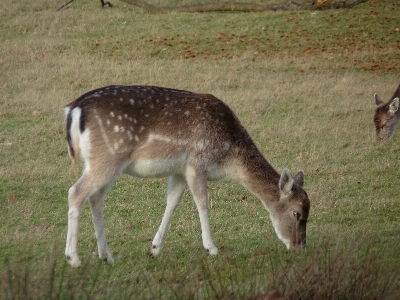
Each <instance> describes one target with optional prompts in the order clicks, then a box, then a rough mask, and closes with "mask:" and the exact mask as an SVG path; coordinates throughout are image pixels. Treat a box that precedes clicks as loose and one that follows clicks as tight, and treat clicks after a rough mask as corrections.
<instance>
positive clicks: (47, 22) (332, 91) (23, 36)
mask: <svg viewBox="0 0 400 300" xmlns="http://www.w3.org/2000/svg"><path fill="white" fill-rule="evenodd" d="M63 2H64V1H50V0H38V1H27V0H21V1H11V0H5V1H2V5H1V7H0V287H1V291H0V298H8V299H17V298H20V299H26V298H32V299H37V298H42V299H44V298H65V299H69V298H79V299H81V298H83V299H86V298H87V299H89V298H98V299H100V298H118V299H123V298H135V299H141V298H143V299H158V298H163V299H182V298H186V299H395V298H396V296H398V294H399V293H400V278H399V271H398V270H399V269H400V227H399V223H400V217H399V216H400V201H399V197H398V194H399V179H400V173H399V170H400V159H399V157H400V132H396V133H395V134H394V137H393V139H392V140H390V141H388V142H383V143H382V142H377V141H376V140H375V136H374V135H375V132H374V127H373V122H372V116H373V110H374V102H373V94H374V93H375V92H378V93H379V94H380V95H381V96H382V98H383V99H385V100H387V99H388V98H389V97H390V96H391V95H392V94H393V92H394V91H395V89H396V87H397V85H398V84H399V79H400V78H399V73H400V24H399V23H398V20H397V16H398V15H400V10H399V5H398V3H396V1H389V0H383V1H378V0H370V1H368V2H367V3H364V4H361V5H358V6H357V7H355V8H354V9H351V10H329V11H320V12H311V11H296V12H265V13H229V12H225V13H206V14H199V13H195V14H176V13H171V14H166V15H149V14H146V13H145V12H143V11H142V10H140V9H139V8H135V7H132V6H129V5H126V4H125V3H123V2H120V1H117V0H113V1H112V3H113V4H114V7H113V8H111V9H108V8H106V9H101V7H100V1H94V0H91V1H89V0H80V1H75V2H74V3H73V4H72V5H71V6H70V7H69V8H67V9H63V10H61V11H59V12H56V8H57V7H58V6H60V5H61V4H63ZM149 2H151V3H155V4H157V3H165V2H164V1H158V2H157V1H149ZM259 2H261V1H259ZM265 2H272V1H265ZM275 2H279V1H275ZM169 3H170V4H171V5H175V4H179V3H190V1H183V0H182V1H179V0H175V1H170V2H169ZM111 84H126V85H137V84H148V85H160V86H167V87H173V88H179V89H188V90H191V91H195V92H201V93H212V94H214V95H215V96H217V97H218V98H220V99H222V100H223V101H225V102H226V103H227V104H229V105H230V107H231V108H232V109H233V110H234V112H235V113H236V114H237V115H238V117H239V118H240V119H241V121H242V123H243V124H244V125H245V127H246V128H247V129H248V131H249V132H250V134H251V135H252V137H253V138H254V140H255V141H256V143H257V145H258V146H259V148H260V150H261V151H262V152H263V153H264V154H265V156H266V158H267V159H268V161H269V162H270V163H271V164H272V165H273V166H274V167H275V168H276V170H278V171H279V172H280V171H281V170H282V169H283V168H284V167H288V168H290V169H291V170H292V172H293V173H295V172H297V170H299V169H303V170H304V171H305V180H306V181H305V189H306V191H307V192H308V194H309V197H310V200H311V212H310V218H309V225H308V239H307V250H306V251H302V252H301V253H290V252H287V251H286V249H285V247H284V245H283V243H281V242H280V241H279V240H278V238H277V237H276V235H275V233H274V231H273V228H272V225H271V223H270V220H269V217H268V215H267V212H266V211H265V210H264V208H263V207H262V205H261V203H260V202H259V200H258V199H256V198H255V197H253V196H252V195H250V193H249V192H247V191H246V190H245V189H244V188H242V187H241V186H239V185H238V184H236V183H234V182H231V181H228V180H223V181H221V182H216V183H211V184H210V185H209V194H210V207H209V210H210V222H211V226H212V231H213V237H214V241H215V243H216V245H217V246H218V247H220V250H221V251H220V254H219V255H218V256H217V257H208V256H207V255H206V253H204V250H203V248H202V243H201V232H200V223H199V220H198V215H197V212H196V211H195V205H194V202H193V200H192V199H191V196H190V195H189V194H188V193H187V192H186V193H185V195H184V199H183V201H182V203H181V205H180V207H179V208H178V210H177V211H176V214H175V215H174V217H173V219H172V224H171V227H170V230H169V231H168V234H167V237H166V240H165V244H164V249H163V253H162V255H161V256H160V257H158V258H156V259H152V258H150V257H149V256H148V255H147V253H148V252H149V249H150V243H151V239H152V238H153V236H154V235H155V233H156V231H157V228H158V226H159V224H160V222H161V218H162V215H163V212H164V208H165V200H164V197H165V191H166V180H165V179H160V180H142V179H137V178H132V177H127V176H123V177H121V178H119V179H118V180H117V181H116V183H115V185H114V186H113V188H112V190H111V191H110V193H109V195H108V200H107V201H106V205H105V222H106V228H107V234H108V239H109V246H110V248H111V252H112V253H113V255H114V258H115V261H116V263H115V265H114V266H107V265H104V264H103V263H101V262H100V261H99V260H98V259H97V256H96V254H95V253H94V251H95V250H96V243H95V237H94V230H93V226H92V224H91V216H90V210H89V207H88V205H86V206H85V207H84V210H83V213H82V216H81V227H80V236H79V239H80V240H79V247H80V248H79V250H80V254H81V258H82V259H83V264H84V265H83V267H81V268H80V269H79V270H71V269H70V268H69V267H68V265H67V263H66V262H65V259H64V254H63V253H64V243H65V237H66V229H67V191H68V189H69V187H70V186H71V185H72V184H73V183H74V182H75V181H76V179H77V178H78V176H79V174H74V173H73V172H72V171H71V170H70V159H69V157H68V154H67V148H66V142H65V132H64V125H63V122H62V116H61V109H62V107H63V106H64V105H66V104H67V103H69V102H71V101H72V100H74V99H75V98H77V97H78V96H80V95H81V94H82V93H84V92H86V91H89V90H91V89H94V88H97V87H101V86H104V85H111ZM257 297H258V298H257ZM273 297H276V298H273Z"/></svg>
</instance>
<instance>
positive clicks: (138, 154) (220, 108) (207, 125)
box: [64, 86, 310, 267]
mask: <svg viewBox="0 0 400 300" xmlns="http://www.w3.org/2000/svg"><path fill="white" fill-rule="evenodd" d="M64 117H65V120H66V128H67V140H68V152H69V155H70V156H71V158H72V160H73V162H74V163H75V161H76V159H77V158H78V156H79V153H80V156H81V157H82V159H83V161H84V170H83V174H82V176H81V177H80V178H79V180H78V181H77V182H76V183H75V184H74V185H73V186H72V187H71V188H70V189H69V192H68V205H69V210H68V233H67V242H66V249H65V255H66V257H67V260H68V261H69V263H70V264H71V265H72V266H73V267H78V266H80V259H79V256H78V252H77V243H78V226H79V216H80V213H81V210H82V206H83V204H84V202H85V201H86V200H89V203H90V208H91V211H92V218H93V224H94V228H95V233H96V238H97V246H98V255H99V257H100V259H102V260H104V261H106V262H107V263H109V264H112V263H113V262H114V261H113V258H112V255H111V253H110V251H109V249H108V245H107V241H106V234H105V229H104V222H103V203H104V197H105V194H106V192H107V190H108V189H109V187H110V186H111V183H112V181H113V180H114V179H115V178H116V177H117V176H119V175H120V174H122V173H126V174H130V175H133V176H138V177H147V178H155V177H169V180H168V188H167V200H166V210H165V214H164V216H163V218H162V221H161V225H160V227H159V229H158V231H157V234H156V235H155V237H154V239H153V241H152V248H151V254H152V255H154V256H156V255H159V254H160V253H161V248H162V245H163V239H164V236H165V233H166V231H167V228H168V226H169V223H170V220H171V217H172V214H173V212H174V210H175V209H176V207H177V205H178V204H179V202H180V200H181V197H182V194H183V192H184V190H185V188H186V186H188V187H189V189H190V192H191V193H192V195H193V198H194V201H195V203H196V206H197V210H198V213H199V216H200V223H201V231H202V239H203V246H204V248H205V249H206V250H207V251H208V252H209V253H210V254H211V255H216V254H217V253H218V249H217V247H216V246H215V245H214V242H213V240H212V237H211V230H210V224H209V220H208V212H207V202H208V198H207V180H219V179H221V178H223V177H230V178H232V179H234V180H236V181H238V182H239V183H241V184H242V185H243V186H245V187H246V188H247V189H248V190H250V191H251V192H252V193H253V194H254V195H256V196H257V197H258V198H260V200H261V202H262V204H263V205H264V206H265V208H266V209H267V211H268V212H269V214H270V218H271V220H272V225H273V227H274V229H275V231H276V233H277V235H278V237H279V239H281V240H282V241H283V242H284V243H285V245H286V247H287V248H288V249H299V248H303V247H304V246H305V244H306V223H307V218H308V213H309V209H310V201H309V199H308V196H307V194H306V192H305V191H304V190H303V189H302V186H303V183H304V173H303V172H302V171H299V172H298V173H297V174H296V175H295V176H294V177H292V175H291V174H290V172H289V170H288V169H284V170H283V171H282V174H281V175H279V174H278V173H277V172H276V171H275V170H274V169H273V168H272V166H271V165H270V164H269V163H268V162H267V160H266V159H265V158H264V157H263V156H262V154H261V153H260V151H259V150H258V149H257V147H256V146H255V144H254V143H253V141H252V139H251V138H250V136H249V134H248V133H247V131H246V130H245V129H244V128H243V126H242V125H241V123H240V122H239V120H238V119H237V118H236V116H235V115H234V114H233V112H232V111H231V110H230V109H229V107H228V106H227V105H226V104H224V103H223V102H222V101H220V100H219V99H217V98H215V97H214V96H212V95H208V94H195V93H192V92H188V91H181V90H174V89H168V88H161V87H154V86H109V87H103V88H100V89H97V90H93V91H90V92H88V93H86V94H84V95H82V96H81V97H79V98H78V99H76V100H75V101H73V102H72V103H70V104H69V105H67V106H66V107H65V108H64ZM138 201H142V200H140V199H138ZM249 222H251V220H249Z"/></svg>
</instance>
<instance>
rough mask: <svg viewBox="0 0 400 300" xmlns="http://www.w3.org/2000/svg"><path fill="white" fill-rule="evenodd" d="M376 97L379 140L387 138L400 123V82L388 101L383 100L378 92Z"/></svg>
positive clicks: (375, 120) (376, 125)
mask: <svg viewBox="0 0 400 300" xmlns="http://www.w3.org/2000/svg"><path fill="white" fill-rule="evenodd" d="M374 97H375V104H376V110H375V116H374V122H375V128H376V138H377V139H378V140H386V139H388V138H390V137H391V136H392V135H393V133H394V131H395V130H396V127H397V125H399V121H400V110H399V98H400V84H399V86H398V87H397V90H396V91H395V92H394V95H393V96H392V97H391V98H390V100H389V101H388V102H387V103H385V102H383V101H382V99H381V98H380V97H379V95H378V94H376V93H375V95H374Z"/></svg>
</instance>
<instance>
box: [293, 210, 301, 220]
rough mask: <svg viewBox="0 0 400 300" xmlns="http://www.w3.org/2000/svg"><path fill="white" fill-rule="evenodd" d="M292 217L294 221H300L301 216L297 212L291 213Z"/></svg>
mask: <svg viewBox="0 0 400 300" xmlns="http://www.w3.org/2000/svg"><path fill="white" fill-rule="evenodd" d="M293 216H294V217H295V218H296V220H299V219H300V216H301V214H300V213H299V212H298V211H295V210H294V211H293Z"/></svg>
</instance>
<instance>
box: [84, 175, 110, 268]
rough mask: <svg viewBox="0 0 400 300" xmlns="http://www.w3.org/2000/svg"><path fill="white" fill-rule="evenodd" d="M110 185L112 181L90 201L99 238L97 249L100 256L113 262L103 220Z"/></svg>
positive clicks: (95, 229)
mask: <svg viewBox="0 0 400 300" xmlns="http://www.w3.org/2000/svg"><path fill="white" fill-rule="evenodd" d="M110 186H111V182H109V183H108V184H106V185H105V186H104V187H102V188H101V189H100V190H98V191H97V192H96V193H94V194H93V195H92V196H91V197H90V199H89V203H90V209H91V211H92V221H93V225H94V231H95V234H96V239H97V249H98V254H99V258H100V259H101V260H103V261H105V262H106V263H108V264H113V263H114V259H113V258H112V255H111V253H110V251H109V250H108V245H107V238H106V231H105V228H104V220H103V205H104V199H105V196H106V193H107V191H108V190H109V188H110Z"/></svg>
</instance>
